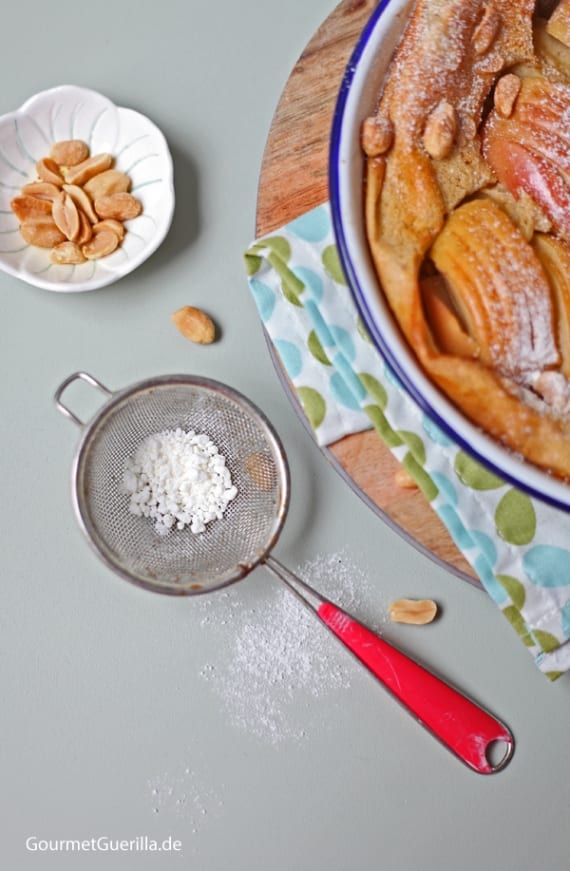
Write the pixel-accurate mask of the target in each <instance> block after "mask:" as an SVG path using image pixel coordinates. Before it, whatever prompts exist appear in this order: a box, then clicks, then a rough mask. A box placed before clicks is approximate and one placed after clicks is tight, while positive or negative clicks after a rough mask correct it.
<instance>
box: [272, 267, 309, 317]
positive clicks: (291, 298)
mask: <svg viewBox="0 0 570 871" xmlns="http://www.w3.org/2000/svg"><path fill="white" fill-rule="evenodd" d="M277 272H279V269H277ZM304 289H305V285H304V284H303V283H302V282H301V281H299V280H298V279H297V278H295V276H294V275H293V273H292V272H287V273H283V274H281V291H282V293H283V296H284V297H285V299H286V300H287V302H290V303H291V305H297V306H299V307H300V308H302V307H303V303H302V302H301V300H300V299H299V294H300V293H302V292H303V290H304Z"/></svg>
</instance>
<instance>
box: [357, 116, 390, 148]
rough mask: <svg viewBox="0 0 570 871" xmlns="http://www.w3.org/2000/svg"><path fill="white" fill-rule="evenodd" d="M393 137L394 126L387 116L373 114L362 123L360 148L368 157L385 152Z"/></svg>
mask: <svg viewBox="0 0 570 871" xmlns="http://www.w3.org/2000/svg"><path fill="white" fill-rule="evenodd" d="M393 139H394V126H393V124H392V122H391V121H390V119H389V118H388V117H384V116H382V117H380V116H378V115H373V116H371V117H370V118H366V119H365V120H364V122H363V124H362V131H361V140H362V148H363V150H364V151H365V153H366V154H367V155H368V157H378V156H379V155H380V154H385V153H386V152H387V151H388V149H389V148H390V146H391V145H392V141H393Z"/></svg>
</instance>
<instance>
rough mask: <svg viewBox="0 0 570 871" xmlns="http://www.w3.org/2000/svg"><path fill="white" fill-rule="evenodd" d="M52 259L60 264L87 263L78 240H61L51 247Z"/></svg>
mask: <svg viewBox="0 0 570 871" xmlns="http://www.w3.org/2000/svg"><path fill="white" fill-rule="evenodd" d="M50 260H51V262H52V263H58V264H69V263H73V264H77V263H85V257H84V256H83V254H82V251H81V248H80V247H79V245H78V244H77V242H61V243H60V244H59V245H56V246H55V247H54V248H52V249H51V252H50Z"/></svg>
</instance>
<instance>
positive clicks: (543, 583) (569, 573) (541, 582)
mask: <svg viewBox="0 0 570 871" xmlns="http://www.w3.org/2000/svg"><path fill="white" fill-rule="evenodd" d="M523 566H524V570H525V572H526V573H527V576H528V578H529V580H530V581H532V583H533V584H536V585H537V587H566V586H570V551H568V550H566V549H565V548H563V547H554V546H553V545H548V544H537V545H536V546H535V547H532V548H530V550H527V552H526V554H525V555H524V557H523Z"/></svg>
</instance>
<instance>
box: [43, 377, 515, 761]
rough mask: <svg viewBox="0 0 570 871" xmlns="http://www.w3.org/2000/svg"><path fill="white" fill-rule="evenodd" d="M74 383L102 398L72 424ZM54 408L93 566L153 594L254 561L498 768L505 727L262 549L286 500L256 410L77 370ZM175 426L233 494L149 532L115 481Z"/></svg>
mask: <svg viewBox="0 0 570 871" xmlns="http://www.w3.org/2000/svg"><path fill="white" fill-rule="evenodd" d="M77 380H80V381H84V382H86V383H87V384H89V385H91V386H92V387H96V388H97V389H98V390H100V391H101V392H102V393H104V394H105V395H106V396H107V402H106V403H105V404H104V405H103V406H102V408H101V409H100V410H99V411H98V413H97V414H96V415H95V416H94V417H93V418H92V420H91V422H90V423H89V425H86V424H84V423H83V421H81V420H80V418H79V417H77V415H76V414H74V412H72V411H71V410H70V409H69V408H68V407H67V406H66V405H64V404H63V402H62V401H61V397H62V394H63V392H64V391H65V390H66V389H67V387H68V386H69V385H70V384H71V383H72V382H74V381H77ZM55 402H56V405H57V408H58V409H59V411H61V412H62V414H64V415H65V416H66V417H68V418H70V419H71V420H72V421H74V423H76V424H77V425H78V426H79V427H80V428H81V429H82V430H83V431H84V432H83V437H82V439H81V442H80V445H79V448H78V450H77V454H76V457H75V461H74V465H73V476H72V480H73V502H74V506H75V510H76V513H77V516H78V518H79V522H80V525H81V527H82V529H83V531H84V532H85V534H86V535H87V538H88V539H89V541H90V542H91V544H92V546H93V547H94V549H95V551H96V553H97V554H98V555H99V556H100V557H101V558H102V559H103V561H104V562H105V563H106V564H107V565H108V566H109V567H110V568H111V569H113V570H114V571H115V572H116V573H117V574H119V575H121V576H122V577H123V578H126V579H127V580H129V581H132V582H134V583H136V584H139V585H140V586H143V587H146V588H147V589H150V590H153V591H155V592H161V593H177V594H183V595H193V594H196V593H205V592H210V591H213V590H216V589H219V588H220V587H223V586H226V585H227V584H230V583H232V582H234V581H237V580H239V579H240V578H243V577H245V575H247V574H249V572H250V571H251V570H252V569H253V568H255V567H256V566H257V565H259V564H260V563H261V564H263V565H265V566H266V568H268V569H269V570H270V571H271V572H272V573H273V574H274V575H275V576H276V577H278V578H279V579H280V580H281V581H283V582H284V583H285V584H286V585H287V586H288V587H289V589H290V590H291V591H292V592H293V593H295V594H296V595H297V596H298V598H299V599H300V600H301V601H302V602H303V604H305V605H307V606H308V607H309V608H311V609H312V611H313V612H314V613H315V614H316V615H317V617H318V618H319V619H320V620H321V622H322V623H323V624H324V625H325V626H326V627H327V628H328V629H329V630H330V631H331V632H332V633H333V634H334V635H335V636H336V637H337V638H338V639H339V640H340V641H341V642H342V643H343V644H344V646H345V647H347V648H348V649H349V650H351V651H352V653H353V654H354V655H355V656H356V657H357V658H358V659H359V660H360V662H361V663H362V664H364V665H365V666H366V668H368V670H369V671H370V672H371V673H372V674H373V675H374V676H375V677H376V678H377V679H378V680H379V681H380V682H381V683H382V684H383V685H384V686H385V687H386V688H387V689H388V690H389V691H390V692H391V693H392V695H394V696H395V697H396V698H397V699H398V701H399V702H401V704H402V705H403V706H404V707H405V708H407V710H408V711H409V712H410V713H411V714H412V715H413V716H414V717H415V718H416V719H417V720H418V721H419V722H420V723H421V724H422V725H423V726H425V727H426V728H427V729H428V730H429V731H430V732H431V733H432V734H433V735H434V736H435V737H436V738H438V739H439V741H441V743H442V744H444V745H445V746H446V747H447V748H448V749H450V750H451V751H452V752H453V753H455V754H456V755H457V756H458V757H459V758H460V759H461V760H462V761H463V762H465V763H466V764H467V765H468V766H469V767H470V768H471V769H472V770H474V771H476V772H478V773H480V774H492V773H494V772H496V771H500V770H501V769H502V768H504V767H505V765H506V764H507V763H508V761H509V760H510V758H511V757H512V754H513V751H514V739H513V736H512V733H511V732H510V731H509V729H508V728H507V727H506V726H505V725H504V724H503V723H501V722H500V720H497V719H496V718H495V717H493V716H492V715H491V714H489V713H487V712H486V711H484V710H483V709H482V708H481V707H479V706H478V705H477V704H475V703H474V702H472V701H470V700H469V699H468V698H466V697H465V696H464V695H463V694H462V693H460V692H459V691H458V690H456V689H454V688H453V687H451V686H450V685H449V684H447V683H445V682H444V681H443V680H441V679H440V678H438V677H436V676H435V675H433V674H431V673H430V672H429V671H427V670H426V669H425V668H423V666H421V665H419V664H418V663H416V662H414V661H413V660H412V659H410V658H409V657H407V656H406V655H405V654H403V653H402V652H401V651H399V650H397V649H396V648H395V647H393V646H392V645H391V644H388V643H387V642H386V641H384V640H383V639H382V638H380V637H378V636H377V635H375V634H374V633H373V632H371V631H370V630H369V629H367V628H366V627H365V626H363V625H362V624H361V623H359V622H358V621H357V620H355V619H354V618H353V617H351V616H350V615H349V614H347V613H346V612H344V611H342V610H341V609H340V608H338V606H336V605H335V604H334V603H333V602H330V601H329V600H328V599H326V598H325V597H324V596H321V595H320V594H319V593H317V592H316V591H315V590H313V589H312V588H311V587H309V586H308V584H306V583H305V582H304V581H302V580H301V579H300V578H298V577H297V576H296V575H294V574H293V573H292V572H291V571H289V569H287V568H285V566H283V565H281V563H279V562H278V561H277V560H276V559H275V558H274V557H273V556H272V555H271V549H272V548H273V546H274V544H275V543H276V541H277V539H278V537H279V533H280V532H281V529H282V527H283V523H284V521H285V516H286V513H287V507H288V502H289V469H288V464H287V460H286V457H285V453H284V450H283V447H282V445H281V442H280V440H279V438H278V437H277V435H276V433H275V431H274V429H273V427H272V426H271V424H270V423H269V421H268V420H267V419H266V418H265V416H264V415H263V414H262V412H261V411H260V410H259V409H258V408H257V407H256V406H255V405H253V403H251V402H250V401H249V400H248V399H246V398H245V397H244V396H242V395H241V394H240V393H238V392H237V391H235V390H232V389H231V388H230V387H227V386H226V385H223V384H220V383H219V382H217V381H212V380H209V379H206V378H198V377H190V376H186V375H169V376H163V377H158V378H152V379H149V380H146V381H141V382H139V383H137V384H134V385H133V386H132V387H129V388H126V389H125V390H122V391H118V392H115V393H114V392H112V391H110V390H108V389H107V388H106V387H105V386H104V385H103V384H101V382H100V381H98V380H97V379H96V378H94V377H93V376H92V375H89V374H88V373H86V372H76V373H74V374H73V375H70V376H69V378H67V379H66V380H65V381H64V382H63V383H62V384H61V385H60V387H59V388H58V390H57V391H56V394H55ZM178 428H180V429H182V430H185V431H190V430H193V431H194V432H196V433H204V434H205V435H207V436H208V437H209V438H210V439H211V441H212V442H214V444H215V445H216V446H217V448H218V450H219V452H220V453H221V454H222V455H223V456H224V457H225V460H226V466H227V468H228V469H229V471H230V475H231V478H232V483H233V484H234V485H235V487H236V488H237V495H236V497H235V498H234V499H233V500H232V501H231V502H230V503H229V505H228V506H227V508H226V510H225V512H224V515H223V517H222V518H220V519H218V520H214V521H213V522H212V523H210V524H208V525H207V527H206V530H205V531H204V532H202V533H198V534H194V533H192V532H191V531H190V530H189V529H188V528H186V529H181V530H178V529H171V530H170V531H169V532H168V534H167V535H164V536H161V535H159V534H158V533H157V532H156V530H155V528H154V525H153V523H152V522H151V521H150V519H149V518H147V517H138V516H136V515H134V514H132V513H130V511H129V496H128V494H127V493H126V492H124V490H123V488H122V486H121V484H122V481H123V475H124V471H125V468H126V464H127V460H128V459H129V458H131V457H132V456H133V455H134V453H135V450H136V448H137V447H138V446H139V445H140V444H141V442H142V441H143V440H144V439H145V438H146V437H147V436H149V435H154V434H156V433H159V432H163V431H164V430H175V429H178Z"/></svg>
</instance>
